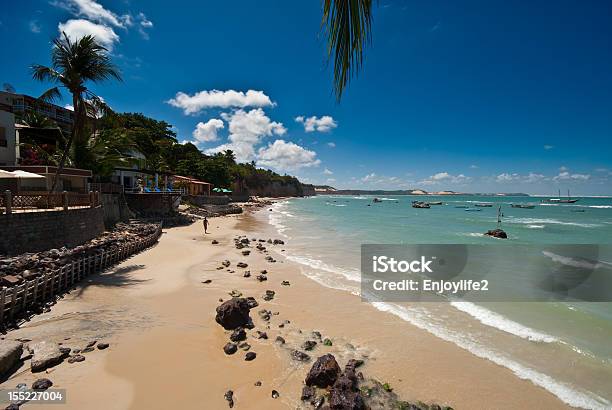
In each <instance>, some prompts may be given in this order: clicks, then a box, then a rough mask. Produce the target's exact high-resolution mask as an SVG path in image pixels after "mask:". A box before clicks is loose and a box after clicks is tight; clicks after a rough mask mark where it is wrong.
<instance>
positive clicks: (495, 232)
mask: <svg viewBox="0 0 612 410" xmlns="http://www.w3.org/2000/svg"><path fill="white" fill-rule="evenodd" d="M485 235H487V236H492V237H494V238H499V239H508V235H507V234H506V232H504V231H503V230H502V229H492V230H490V231H487V233H485Z"/></svg>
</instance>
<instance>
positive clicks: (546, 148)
mask: <svg viewBox="0 0 612 410" xmlns="http://www.w3.org/2000/svg"><path fill="white" fill-rule="evenodd" d="M554 147H555V146H554V145H549V144H545V145H544V149H545V150H546V151H549V150H551V149H553V148H554Z"/></svg>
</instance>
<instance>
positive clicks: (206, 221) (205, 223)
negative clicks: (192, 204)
mask: <svg viewBox="0 0 612 410" xmlns="http://www.w3.org/2000/svg"><path fill="white" fill-rule="evenodd" d="M202 225H204V234H207V233H208V232H207V230H208V219H206V217H204V220H203V221H202Z"/></svg>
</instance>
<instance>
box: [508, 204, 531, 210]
mask: <svg viewBox="0 0 612 410" xmlns="http://www.w3.org/2000/svg"><path fill="white" fill-rule="evenodd" d="M510 206H511V207H512V208H521V209H533V208H535V205H530V204H510Z"/></svg>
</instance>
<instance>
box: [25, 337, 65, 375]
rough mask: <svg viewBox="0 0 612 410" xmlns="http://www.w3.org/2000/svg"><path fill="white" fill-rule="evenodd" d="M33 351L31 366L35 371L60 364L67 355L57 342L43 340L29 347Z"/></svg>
mask: <svg viewBox="0 0 612 410" xmlns="http://www.w3.org/2000/svg"><path fill="white" fill-rule="evenodd" d="M29 349H30V350H31V351H32V361H31V364H30V367H31V369H32V372H33V373H36V372H42V371H44V370H46V369H48V368H49V367H53V366H56V365H58V364H60V363H61V362H62V361H63V360H64V358H65V357H66V355H65V353H64V352H62V351H61V350H60V346H59V345H58V344H57V343H53V342H48V341H43V342H38V343H36V344H34V345H32V346H30V348H29Z"/></svg>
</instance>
